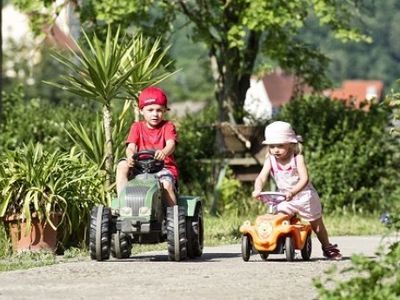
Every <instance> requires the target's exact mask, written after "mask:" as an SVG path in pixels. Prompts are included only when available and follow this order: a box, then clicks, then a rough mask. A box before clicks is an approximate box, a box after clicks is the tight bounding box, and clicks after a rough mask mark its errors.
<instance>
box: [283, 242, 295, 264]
mask: <svg viewBox="0 0 400 300" xmlns="http://www.w3.org/2000/svg"><path fill="white" fill-rule="evenodd" d="M285 254H286V260H287V261H293V260H294V254H295V253H294V240H293V237H291V236H287V237H286V238H285Z"/></svg>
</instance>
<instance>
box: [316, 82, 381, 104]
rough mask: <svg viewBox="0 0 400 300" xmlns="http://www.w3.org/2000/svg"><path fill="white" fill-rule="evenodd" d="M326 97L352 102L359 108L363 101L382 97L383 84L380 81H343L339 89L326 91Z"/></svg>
mask: <svg viewBox="0 0 400 300" xmlns="http://www.w3.org/2000/svg"><path fill="white" fill-rule="evenodd" d="M324 94H325V95H326V96H329V97H330V98H332V99H337V100H344V101H346V102H353V103H354V106H355V107H357V108H359V107H360V104H361V102H363V101H365V100H372V99H374V98H375V99H378V100H381V99H382V97H383V82H382V81H380V80H345V81H344V82H343V84H342V86H341V87H340V88H336V89H330V90H326V91H325V92H324Z"/></svg>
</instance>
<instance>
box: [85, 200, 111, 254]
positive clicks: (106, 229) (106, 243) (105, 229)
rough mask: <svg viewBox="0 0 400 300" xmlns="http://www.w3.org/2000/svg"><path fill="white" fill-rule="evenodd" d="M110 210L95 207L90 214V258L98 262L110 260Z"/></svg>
mask: <svg viewBox="0 0 400 300" xmlns="http://www.w3.org/2000/svg"><path fill="white" fill-rule="evenodd" d="M110 239H111V209H110V208H109V207H104V206H103V205H99V206H96V207H94V208H93V209H92V211H91V213H90V235H89V251H90V258H91V259H95V260H98V261H102V260H107V259H109V258H110Z"/></svg>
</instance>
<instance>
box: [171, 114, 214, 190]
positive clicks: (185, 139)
mask: <svg viewBox="0 0 400 300" xmlns="http://www.w3.org/2000/svg"><path fill="white" fill-rule="evenodd" d="M215 113H216V112H215V109H214V108H213V107H211V108H208V109H205V110H204V111H203V112H201V113H199V114H196V115H187V116H186V117H185V118H183V119H182V120H180V121H179V122H178V123H177V131H178V138H179V142H178V145H177V147H176V151H175V153H174V156H175V158H176V160H177V164H178V166H179V172H180V176H179V182H180V190H181V192H182V193H188V194H193V195H194V194H197V195H199V196H204V197H207V191H212V190H213V181H214V180H213V178H212V176H211V174H212V167H213V166H212V165H211V164H210V163H207V162H206V161H207V160H209V159H211V158H213V157H214V148H215V147H214V141H215V128H214V127H213V126H212V122H213V120H215Z"/></svg>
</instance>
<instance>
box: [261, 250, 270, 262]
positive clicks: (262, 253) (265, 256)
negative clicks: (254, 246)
mask: <svg viewBox="0 0 400 300" xmlns="http://www.w3.org/2000/svg"><path fill="white" fill-rule="evenodd" d="M268 255H269V253H268V252H260V257H261V259H262V260H263V261H267V259H268Z"/></svg>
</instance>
